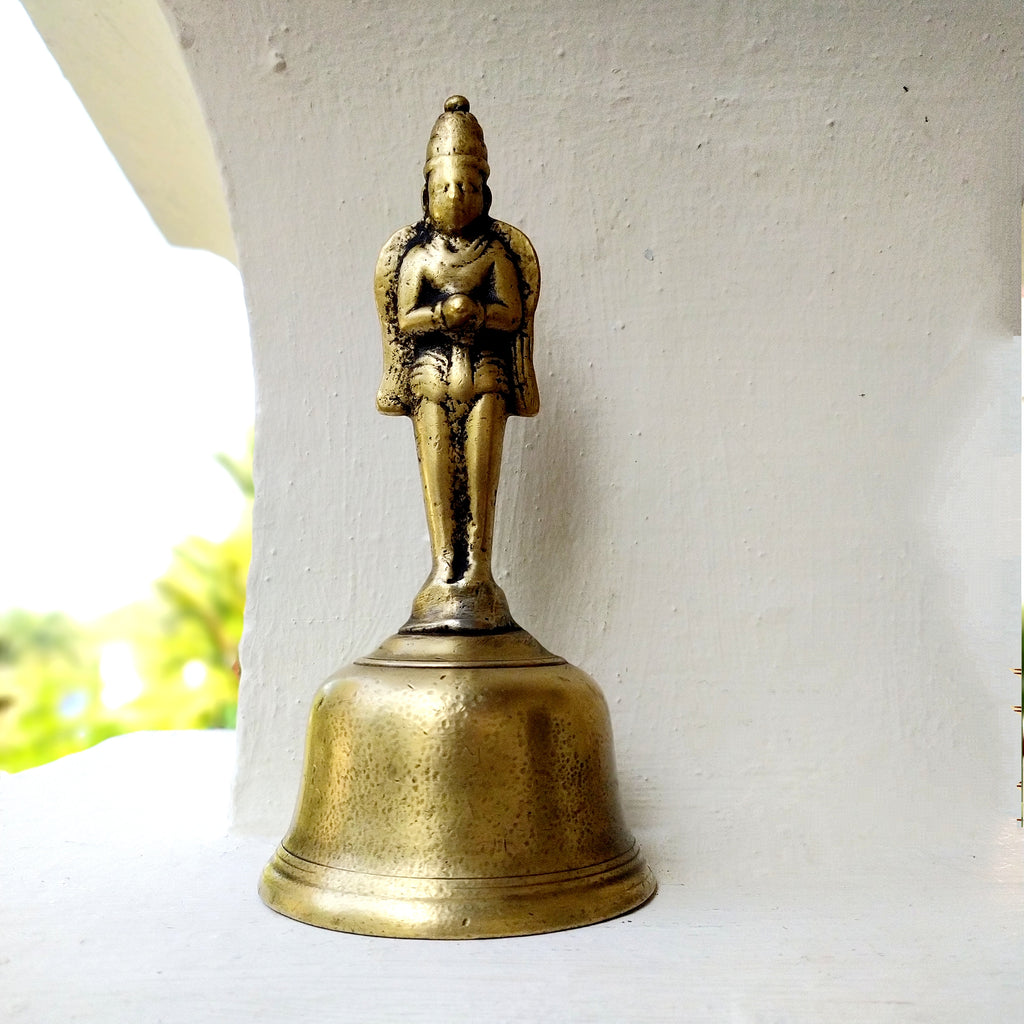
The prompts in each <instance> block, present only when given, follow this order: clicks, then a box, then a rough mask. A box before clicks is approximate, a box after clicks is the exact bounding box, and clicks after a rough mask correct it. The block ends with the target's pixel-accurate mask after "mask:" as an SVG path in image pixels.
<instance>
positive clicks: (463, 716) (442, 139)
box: [260, 96, 655, 938]
mask: <svg viewBox="0 0 1024 1024" xmlns="http://www.w3.org/2000/svg"><path fill="white" fill-rule="evenodd" d="M423 173H424V189H423V208H424V217H423V219H422V220H421V221H420V222H419V223H417V224H415V225H412V226H411V227H407V228H403V229H402V230H400V231H398V232H396V233H395V234H394V235H393V236H392V237H391V239H390V240H389V241H388V242H387V244H386V245H385V246H384V249H383V250H382V252H381V254H380V258H379V259H378V262H377V270H376V274H375V278H374V285H375V293H376V299H377V309H378V312H379V315H380V322H381V329H382V333H383V342H384V374H383V379H382V382H381V386H380V390H379V392H378V395H377V407H378V409H379V410H380V411H381V412H383V413H386V414H388V415H402V416H408V417H410V418H411V419H412V423H413V432H414V435H415V438H416V450H417V454H418V456H419V462H420V476H421V481H422V485H423V499H424V504H425V506H426V514H427V522H428V525H429V531H430V547H431V555H432V568H431V573H430V576H429V577H428V579H427V581H426V583H425V584H424V585H423V587H422V588H421V589H420V591H419V593H418V594H417V596H416V598H415V600H414V602H413V608H412V615H411V617H410V618H409V621H408V622H407V623H406V624H405V625H404V626H403V627H402V629H401V630H400V631H399V632H398V633H397V634H396V635H395V636H392V637H389V638H388V639H387V640H385V641H384V642H383V643H382V644H381V646H380V647H379V648H378V649H377V650H376V651H374V652H373V653H372V654H371V655H369V656H368V657H365V658H360V659H358V660H357V661H356V662H355V663H354V664H352V665H347V666H345V667H344V668H342V669H341V670H339V671H338V672H337V673H335V674H334V675H333V676H332V677H331V678H330V679H329V680H328V681H327V682H326V683H325V684H324V686H323V687H321V689H320V691H319V693H318V694H317V697H316V700H315V701H314V705H313V710H312V712H311V713H310V720H309V732H308V736H307V742H306V763H305V770H304V775H303V783H302V788H301V791H300V793H299V799H298V804H297V807H296V811H295V817H294V820H293V822H292V826H291V829H290V831H289V833H288V835H287V836H285V838H284V840H283V841H282V842H281V844H280V846H279V847H278V849H277V852H276V853H275V854H274V856H273V858H272V859H271V861H270V863H269V864H268V865H267V867H266V868H265V870H264V873H263V877H262V879H261V882H260V894H261V896H262V897H263V899H264V901H265V902H266V903H267V904H268V905H269V906H270V907H272V908H273V909H274V910H277V911H279V912H280V913H282V914H286V915H287V916H289V917H293V918H296V919H297V920H300V921H305V922H308V923H310V924H315V925H320V926H321V927H325V928H332V929H335V930H338V931H351V932H360V933H364V934H370V935H388V936H397V937H417V938H482V937H493V936H501V935H524V934H532V933H536V932H545V931H555V930H558V929H562V928H572V927H577V926H579V925H585V924H592V923H594V922H596V921H602V920H605V919H607V918H610V917H615V916H617V915H618V914H622V913H625V912H626V911H628V910H631V909H633V908H634V907H637V906H639V905H640V904H641V903H643V902H645V901H646V900H647V899H648V898H649V897H650V896H651V894H652V893H653V892H654V889H655V883H654V878H653V876H652V875H651V872H650V870H649V869H648V867H647V865H646V863H645V861H644V859H643V856H642V855H641V853H640V850H639V848H638V847H637V845H636V842H635V840H634V839H633V837H632V836H631V835H630V833H629V832H628V830H627V829H626V827H625V825H624V823H623V821H622V815H621V811H620V808H619V802H618V795H617V783H616V778H615V764H614V754H613V750H612V736H611V726H610V722H609V719H608V711H607V707H606V705H605V702H604V698H603V697H602V695H601V692H600V690H599V689H598V688H597V686H596V684H595V683H594V682H593V680H591V679H590V678H589V677H588V676H587V675H586V674H585V673H583V672H582V671H580V670H579V669H578V668H575V667H573V666H572V665H569V664H567V663H566V662H565V660H564V659H563V658H560V657H558V656H557V655H553V654H551V653H550V652H549V651H547V650H545V649H544V648H543V647H542V646H541V645H540V644H539V643H538V642H537V641H536V640H535V639H534V638H533V637H532V636H531V635H530V634H529V633H527V632H526V631H525V630H523V629H521V628H520V627H519V626H517V625H516V623H515V622H514V621H513V619H512V616H511V615H510V613H509V609H508V602H507V601H506V599H505V595H504V593H503V592H502V590H501V588H500V587H499V586H498V585H497V584H496V583H495V581H494V577H493V575H492V572H491V541H492V537H493V532H494V507H495V499H496V495H497V488H498V473H499V468H500V462H501V450H502V442H503V438H504V431H505V423H506V420H507V418H508V416H510V415H519V416H533V415H535V414H536V413H537V411H538V408H539V398H538V394H537V382H536V376H535V373H534V368H533V318H534V311H535V309H536V306H537V298H538V294H539V290H540V272H539V269H538V265H537V257H536V254H535V253H534V250H533V246H532V245H531V244H530V242H529V240H528V239H527V238H526V236H525V235H524V234H523V233H522V232H521V231H519V230H518V229H517V228H514V227H512V226H511V225H508V224H504V223H502V222H501V221H497V220H494V219H492V218H491V217H490V215H489V209H490V192H489V190H488V188H487V178H488V175H489V173H490V172H489V167H488V165H487V149H486V147H485V145H484V139H483V133H482V131H481V129H480V125H479V123H478V122H477V120H476V118H475V117H474V116H473V115H472V114H471V113H470V111H469V103H468V101H467V100H466V99H465V98H464V97H462V96H452V97H451V98H450V99H448V100H447V101H446V103H445V106H444V112H443V113H442V114H441V115H440V117H438V119H437V121H436V123H435V125H434V129H433V131H432V132H431V135H430V141H429V143H428V146H427V160H426V164H425V166H424V171H423Z"/></svg>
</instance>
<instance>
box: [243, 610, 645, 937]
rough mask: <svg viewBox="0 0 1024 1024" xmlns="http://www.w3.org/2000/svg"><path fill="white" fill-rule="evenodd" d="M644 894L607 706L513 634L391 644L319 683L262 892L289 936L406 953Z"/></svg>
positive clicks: (541, 924)
mask: <svg viewBox="0 0 1024 1024" xmlns="http://www.w3.org/2000/svg"><path fill="white" fill-rule="evenodd" d="M653 891H654V880H653V877H652V876H651V873H650V871H649V870H648V869H647V867H646V865H645V863H644V860H643V857H642V856H641V855H640V852H639V850H638V848H637V845H636V843H635V841H634V840H633V837H632V836H631V835H630V834H629V832H628V831H627V829H626V828H625V826H624V825H623V821H622V814H621V812H620V809H619V802H618V795H617V792H616V778H615V763H614V754H613V751H612V736H611V729H610V726H609V721H608V711H607V708H606V706H605V702H604V698H603V697H602V695H601V692H600V690H598V688H597V686H595V684H594V683H593V681H592V680H591V679H590V678H589V677H588V676H587V675H586V674H585V673H583V672H581V671H580V670H579V669H578V668H574V667H573V666H571V665H569V664H567V663H566V662H565V661H564V660H563V659H562V658H558V657H556V656H554V655H552V654H550V653H548V652H547V651H546V650H545V649H544V648H543V647H541V645H540V644H539V643H537V641H536V640H534V639H533V637H531V636H530V635H529V634H528V633H526V632H525V631H523V630H516V631H513V632H508V633H501V634H493V635H478V636H465V637H455V636H425V635H420V636H416V635H402V634H399V635H397V636H394V637H391V638H390V639H389V640H387V641H385V642H384V644H383V645H382V646H381V647H380V648H379V649H378V650H377V651H375V652H374V653H373V654H372V655H370V657H368V658H361V659H359V660H358V661H357V662H356V663H355V664H353V665H349V666H347V667H345V668H343V669H342V670H341V671H340V672H338V673H336V674H335V675H334V676H332V677H331V679H329V680H328V682H327V683H326V684H325V685H324V686H323V688H322V689H321V690H320V692H319V693H318V694H317V697H316V699H315V701H314V704H313V711H312V713H311V716H310V722H309V734H308V738H307V746H306V765H305V774H304V778H303V782H302V789H301V793H300V796H299V802H298V808H297V810H296V814H295V820H294V822H293V824H292V827H291V830H290V832H289V834H288V835H287V837H286V838H285V839H284V841H283V842H282V844H281V845H280V847H279V848H278V850H277V853H276V854H275V856H274V858H273V860H272V861H271V862H270V864H269V865H268V866H267V868H266V870H265V871H264V874H263V880H262V884H261V889H260V892H261V895H262V896H263V899H264V900H265V901H266V903H267V904H268V905H269V906H271V907H272V908H273V909H275V910H277V911H280V912H281V913H283V914H286V915H288V916H289V917H294V918H297V919H298V920H300V921H306V922H308V923H310V924H316V925H320V926H322V927H325V928H333V929H336V930H341V931H351V932H360V933H363V934H367V935H391V936H402V937H419V938H482V937H488V936H498V935H522V934H529V933H534V932H545V931H555V930H558V929H562V928H572V927H576V926H577V925H585V924H591V923H593V922H595V921H601V920H604V919H605V918H609V917H614V916H617V915H618V914H621V913H624V912H625V911H627V910H630V909H632V908H633V907H636V906H637V905H638V904H640V903H643V902H644V901H645V900H646V899H647V898H648V897H649V896H650V895H651V893H652V892H653Z"/></svg>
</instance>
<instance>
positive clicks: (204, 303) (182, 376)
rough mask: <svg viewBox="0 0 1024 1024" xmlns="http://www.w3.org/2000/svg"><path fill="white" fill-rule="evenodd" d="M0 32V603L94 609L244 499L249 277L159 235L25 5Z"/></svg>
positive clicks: (84, 612) (210, 530)
mask: <svg viewBox="0 0 1024 1024" xmlns="http://www.w3.org/2000/svg"><path fill="white" fill-rule="evenodd" d="M0 38H2V39H3V40H4V44H5V47H4V49H5V56H4V60H3V61H2V62H0V96H2V97H3V99H2V101H0V104H2V106H0V109H2V112H3V117H2V120H0V123H2V125H3V153H4V157H3V162H2V164H0V183H2V186H3V201H2V203H0V237H2V239H3V242H2V247H0V301H2V309H3V316H2V320H0V324H2V328H0V332H2V333H0V339H2V340H0V487H2V491H0V612H2V611H3V610H6V609H8V608H12V607H25V608H32V609H35V610H40V611H45V610H51V609H55V610H63V611H67V612H70V613H72V614H74V615H78V616H81V617H90V616H94V615H98V614H101V613H103V612H105V611H110V610H113V609H115V608H118V607H120V606H121V605H123V604H126V603H128V602H130V601H132V600H134V599H136V598H138V597H142V596H145V595H146V594H147V593H148V591H149V587H150V584H151V582H152V581H153V580H154V579H155V578H156V577H157V576H159V575H160V574H161V573H162V572H163V570H164V569H165V568H166V567H167V565H168V562H169V559H170V553H171V548H172V546H173V545H174V544H176V543H177V542H179V541H180V540H182V539H184V538H185V537H186V536H187V535H189V534H201V535H204V536H209V537H214V538H216V537H220V536H223V535H224V534H226V533H227V532H228V531H229V530H230V529H231V528H232V527H233V526H234V525H235V523H236V521H237V519H238V516H239V514H240V513H241V501H240V498H239V495H238V492H237V490H236V489H235V486H234V484H233V483H232V482H231V480H230V478H229V477H228V476H227V475H226V474H225V473H224V471H223V470H222V469H220V467H219V466H218V465H217V464H216V463H215V462H214V460H213V455H214V453H216V452H218V451H224V452H227V453H228V454H230V455H232V456H241V455H242V454H243V453H244V451H245V446H246V440H247V437H248V431H249V429H250V426H251V424H252V417H253V394H252V367H251V361H250V356H249V339H248V325H247V323H246V316H245V306H244V300H243V296H242V286H241V281H240V278H239V275H238V272H237V270H235V268H234V267H233V266H231V265H230V264H229V263H227V262H226V261H225V260H223V259H221V258H220V257H217V256H213V255H211V254H210V253H206V252H199V251H196V250H188V249H176V248H173V247H172V246H170V245H168V243H167V242H166V241H165V240H164V238H163V236H162V235H161V234H160V232H159V231H158V230H157V228H156V226H155V225H154V224H153V222H152V220H151V219H150V217H149V214H148V213H147V212H146V209H145V207H144V206H143V205H142V203H141V202H140V201H139V199H138V197H137V196H136V195H135V193H134V191H133V190H132V188H131V186H130V185H129V184H128V182H127V180H126V179H125V177H124V175H123V174H122V172H121V169H120V168H119V166H118V165H117V163H116V161H115V160H114V158H113V157H112V156H111V155H110V152H109V151H108V150H107V148H106V145H105V144H104V142H103V140H102V139H101V138H100V136H99V134H98V133H97V131H96V129H95V128H94V127H93V124H92V122H91V121H90V120H89V117H88V115H87V114H86V113H85V110H84V109H83V108H82V105H81V104H80V103H79V101H78V98H77V96H76V95H75V93H74V91H73V90H72V89H71V87H70V86H69V85H68V83H67V82H66V81H65V79H64V77H63V75H62V74H61V73H60V69H59V68H58V66H57V64H56V63H55V62H54V60H53V58H52V57H51V56H50V54H49V51H48V50H47V49H46V47H45V45H44V44H43V43H42V41H41V40H40V38H39V36H38V34H37V33H36V31H35V29H34V28H33V26H32V23H31V22H30V21H29V18H28V16H27V15H26V14H25V11H24V9H23V8H22V7H21V4H19V3H17V2H8V3H0Z"/></svg>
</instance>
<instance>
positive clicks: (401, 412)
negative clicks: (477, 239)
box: [373, 225, 416, 416]
mask: <svg viewBox="0 0 1024 1024" xmlns="http://www.w3.org/2000/svg"><path fill="white" fill-rule="evenodd" d="M415 235H416V228H415V226H414V225H413V226H410V227H407V228H402V229H401V230H400V231H396V232H395V233H394V234H393V235H392V236H391V237H390V238H389V239H388V240H387V242H386V243H385V245H384V248H383V249H381V251H380V256H378V257H377V269H376V270H375V271H374V275H373V292H374V296H375V298H376V300H377V315H378V316H379V317H380V331H381V339H382V341H383V343H384V373H383V376H382V377H381V382H380V389H379V390H378V391H377V409H378V410H379V411H380V412H382V413H384V414H385V415H386V416H408V415H409V413H410V411H411V408H412V394H411V393H410V391H409V372H410V370H411V368H412V359H413V353H412V345H411V343H410V341H409V339H408V338H405V337H403V336H402V334H401V333H400V332H399V330H398V272H399V269H400V268H401V265H402V259H403V257H404V256H405V254H406V253H407V252H408V251H409V249H410V248H411V247H412V244H413V239H414V238H415Z"/></svg>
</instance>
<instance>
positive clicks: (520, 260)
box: [494, 220, 540, 416]
mask: <svg viewBox="0 0 1024 1024" xmlns="http://www.w3.org/2000/svg"><path fill="white" fill-rule="evenodd" d="M494 229H495V232H496V233H497V234H498V236H499V237H500V238H501V239H502V241H504V243H505V244H506V246H507V247H508V249H509V250H510V251H511V252H512V255H513V256H514V258H515V263H516V269H517V270H518V271H519V280H520V282H521V284H522V301H523V324H522V327H521V328H520V329H519V333H518V334H517V335H516V340H515V351H514V352H513V360H512V361H513V366H512V374H513V377H514V387H515V408H514V409H512V410H510V411H512V412H514V413H515V415H517V416H536V415H537V413H538V412H539V411H540V392H539V391H538V390H537V374H536V372H535V370H534V368H533V314H534V311H535V310H536V309H537V299H538V298H539V297H540V265H539V264H538V262H537V253H536V252H535V251H534V248H533V243H532V242H531V241H530V240H529V239H528V238H527V237H526V235H524V234H523V233H522V231H520V230H519V228H515V227H513V226H512V225H511V224H505V223H504V222H502V221H500V220H496V221H495V222H494Z"/></svg>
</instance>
